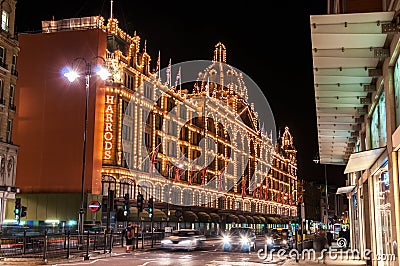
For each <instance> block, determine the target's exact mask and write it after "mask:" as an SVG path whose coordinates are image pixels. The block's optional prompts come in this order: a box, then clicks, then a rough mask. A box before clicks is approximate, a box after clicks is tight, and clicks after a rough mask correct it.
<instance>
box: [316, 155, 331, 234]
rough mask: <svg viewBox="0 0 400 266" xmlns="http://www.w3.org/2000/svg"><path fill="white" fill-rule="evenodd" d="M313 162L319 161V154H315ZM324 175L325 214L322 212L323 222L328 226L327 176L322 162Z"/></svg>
mask: <svg viewBox="0 0 400 266" xmlns="http://www.w3.org/2000/svg"><path fill="white" fill-rule="evenodd" d="M313 161H314V163H316V164H318V163H320V158H319V155H318V154H317V155H316V157H315V159H314V160H313ZM324 176H325V214H324V223H325V224H326V226H327V227H328V211H329V205H328V198H329V197H328V178H327V175H326V164H324Z"/></svg>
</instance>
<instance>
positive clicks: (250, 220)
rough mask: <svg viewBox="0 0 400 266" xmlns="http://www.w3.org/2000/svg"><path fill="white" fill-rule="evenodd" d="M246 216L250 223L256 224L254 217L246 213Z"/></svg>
mask: <svg viewBox="0 0 400 266" xmlns="http://www.w3.org/2000/svg"><path fill="white" fill-rule="evenodd" d="M245 218H246V219H247V223H248V224H254V219H253V217H251V216H250V215H246V216H245Z"/></svg>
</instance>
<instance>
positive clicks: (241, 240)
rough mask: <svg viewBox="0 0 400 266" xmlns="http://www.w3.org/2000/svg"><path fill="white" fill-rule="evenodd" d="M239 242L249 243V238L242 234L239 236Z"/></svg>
mask: <svg viewBox="0 0 400 266" xmlns="http://www.w3.org/2000/svg"><path fill="white" fill-rule="evenodd" d="M240 243H242V245H247V244H249V243H250V239H249V238H247V237H245V236H242V237H241V238H240Z"/></svg>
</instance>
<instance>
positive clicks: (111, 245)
mask: <svg viewBox="0 0 400 266" xmlns="http://www.w3.org/2000/svg"><path fill="white" fill-rule="evenodd" d="M113 244H114V237H113V229H111V230H110V254H111V253H112V247H113Z"/></svg>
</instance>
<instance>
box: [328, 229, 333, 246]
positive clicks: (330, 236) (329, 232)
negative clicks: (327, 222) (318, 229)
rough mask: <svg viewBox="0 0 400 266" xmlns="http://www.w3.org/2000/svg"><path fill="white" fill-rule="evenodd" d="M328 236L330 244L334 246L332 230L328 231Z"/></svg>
mask: <svg viewBox="0 0 400 266" xmlns="http://www.w3.org/2000/svg"><path fill="white" fill-rule="evenodd" d="M326 238H327V239H328V245H329V246H332V241H333V234H332V232H331V231H328V232H326Z"/></svg>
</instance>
